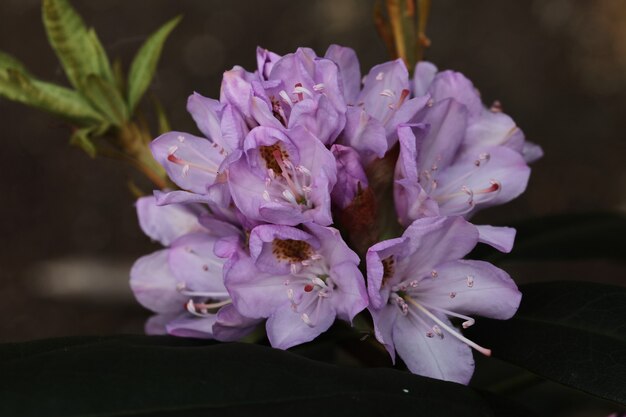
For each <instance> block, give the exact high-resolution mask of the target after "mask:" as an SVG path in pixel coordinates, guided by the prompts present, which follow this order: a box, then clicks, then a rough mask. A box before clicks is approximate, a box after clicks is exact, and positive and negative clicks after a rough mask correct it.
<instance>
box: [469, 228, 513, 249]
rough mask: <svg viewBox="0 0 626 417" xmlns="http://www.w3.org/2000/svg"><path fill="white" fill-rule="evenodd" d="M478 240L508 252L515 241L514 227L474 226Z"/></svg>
mask: <svg viewBox="0 0 626 417" xmlns="http://www.w3.org/2000/svg"><path fill="white" fill-rule="evenodd" d="M476 228H477V229H478V241H479V242H481V243H485V244H487V245H490V246H493V247H494V248H496V249H498V250H499V251H500V252H504V253H509V252H511V249H513V243H514V242H515V233H516V231H515V229H513V228H512V227H495V226H488V225H481V226H476Z"/></svg>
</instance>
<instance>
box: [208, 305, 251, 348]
mask: <svg viewBox="0 0 626 417" xmlns="http://www.w3.org/2000/svg"><path fill="white" fill-rule="evenodd" d="M261 321H262V320H259V319H250V318H248V317H244V316H242V315H241V314H240V313H239V312H238V311H237V309H236V308H235V306H233V305H232V304H229V305H226V306H224V307H222V308H220V309H219V311H218V312H217V321H216V322H215V324H214V325H213V337H215V339H216V340H219V341H221V342H232V341H236V340H239V339H241V338H242V337H244V336H246V335H247V334H249V333H250V332H252V331H253V330H254V329H255V328H256V326H257V325H258V324H259V323H260V322H261Z"/></svg>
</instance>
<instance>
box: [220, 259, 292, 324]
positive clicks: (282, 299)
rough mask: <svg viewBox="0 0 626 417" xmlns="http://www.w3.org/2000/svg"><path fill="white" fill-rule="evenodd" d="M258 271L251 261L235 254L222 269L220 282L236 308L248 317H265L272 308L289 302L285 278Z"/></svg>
mask: <svg viewBox="0 0 626 417" xmlns="http://www.w3.org/2000/svg"><path fill="white" fill-rule="evenodd" d="M288 278H289V276H284V275H283V276H275V275H272V274H268V273H264V272H262V271H260V270H259V269H258V268H257V267H256V266H255V265H254V260H253V259H252V258H250V257H248V256H239V257H238V259H236V260H235V261H234V262H233V263H232V265H231V266H230V268H228V270H227V271H226V275H225V277H224V283H225V284H226V288H228V292H229V293H230V295H231V297H232V300H233V304H234V305H235V308H236V309H237V311H239V312H240V313H241V314H242V315H244V316H246V317H250V318H264V317H269V316H270V315H271V314H272V313H273V312H274V310H275V309H276V308H279V307H280V306H282V305H285V304H286V305H289V298H288V293H287V287H286V286H285V280H286V279H288Z"/></svg>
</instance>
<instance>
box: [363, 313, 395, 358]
mask: <svg viewBox="0 0 626 417" xmlns="http://www.w3.org/2000/svg"><path fill="white" fill-rule="evenodd" d="M369 312H370V314H371V315H372V319H373V321H374V335H375V336H376V340H378V341H379V342H380V343H382V345H383V346H384V347H385V349H387V352H389V356H391V361H392V362H393V363H395V362H396V348H395V346H394V344H393V328H394V326H395V323H396V320H397V319H398V316H399V314H400V310H399V309H398V308H397V307H396V306H393V305H391V304H386V305H383V306H382V308H381V309H380V310H376V309H374V308H372V307H370V308H369Z"/></svg>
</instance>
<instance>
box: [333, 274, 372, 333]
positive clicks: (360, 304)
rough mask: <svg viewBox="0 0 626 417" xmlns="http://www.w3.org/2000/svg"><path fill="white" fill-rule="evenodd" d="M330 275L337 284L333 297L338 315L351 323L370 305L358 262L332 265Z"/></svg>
mask: <svg viewBox="0 0 626 417" xmlns="http://www.w3.org/2000/svg"><path fill="white" fill-rule="evenodd" d="M330 276H331V277H332V279H333V282H334V283H335V284H336V285H337V288H335V290H334V291H333V295H332V297H331V299H332V302H333V306H334V308H335V311H336V312H337V316H338V317H339V318H340V319H342V320H345V321H347V322H350V323H351V322H352V320H353V319H354V316H356V315H357V314H358V313H360V312H361V311H363V310H364V309H365V308H366V307H367V305H368V297H367V290H366V289H365V280H364V279H363V274H361V271H360V270H359V268H358V267H357V265H356V264H354V263H352V262H342V263H340V264H336V265H333V266H332V268H331V270H330Z"/></svg>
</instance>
